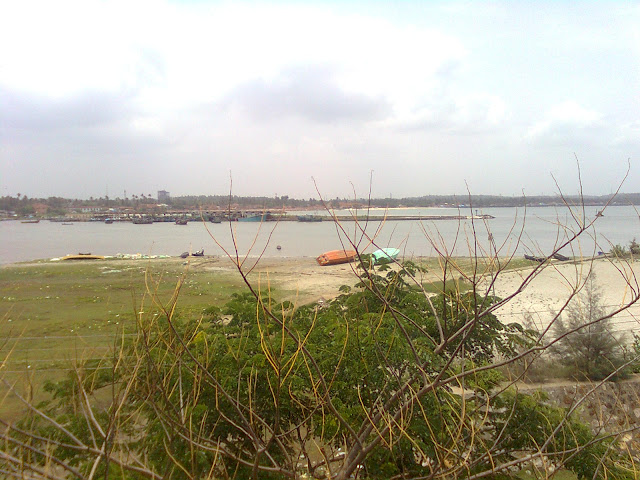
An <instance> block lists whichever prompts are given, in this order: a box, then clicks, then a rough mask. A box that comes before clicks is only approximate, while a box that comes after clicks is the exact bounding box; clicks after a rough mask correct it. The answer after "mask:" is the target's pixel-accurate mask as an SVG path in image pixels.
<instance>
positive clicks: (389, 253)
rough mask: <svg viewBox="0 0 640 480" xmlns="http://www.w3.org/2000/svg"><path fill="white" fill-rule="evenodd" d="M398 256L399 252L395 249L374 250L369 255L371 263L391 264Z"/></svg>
mask: <svg viewBox="0 0 640 480" xmlns="http://www.w3.org/2000/svg"><path fill="white" fill-rule="evenodd" d="M399 254H400V250H398V249H397V248H381V249H380V250H376V251H375V252H373V253H372V254H371V256H372V257H373V263H375V264H380V263H388V262H393V261H394V260H395V259H396V258H398V255H399Z"/></svg>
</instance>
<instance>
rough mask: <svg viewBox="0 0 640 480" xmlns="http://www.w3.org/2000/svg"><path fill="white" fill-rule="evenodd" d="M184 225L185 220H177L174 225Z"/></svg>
mask: <svg viewBox="0 0 640 480" xmlns="http://www.w3.org/2000/svg"><path fill="white" fill-rule="evenodd" d="M186 224H187V219H186V218H179V219H178V220H176V225H186Z"/></svg>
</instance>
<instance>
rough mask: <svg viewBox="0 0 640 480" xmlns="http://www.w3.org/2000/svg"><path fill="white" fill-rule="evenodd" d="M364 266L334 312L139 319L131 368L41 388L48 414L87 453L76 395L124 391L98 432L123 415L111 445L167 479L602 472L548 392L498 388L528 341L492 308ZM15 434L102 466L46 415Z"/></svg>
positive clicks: (242, 299) (582, 434) (595, 450)
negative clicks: (549, 469) (552, 465)
mask: <svg viewBox="0 0 640 480" xmlns="http://www.w3.org/2000/svg"><path fill="white" fill-rule="evenodd" d="M367 262H369V259H367V258H365V259H364V266H365V267H366V268H365V269H364V270H362V274H361V277H360V282H359V284H358V285H356V287H355V288H353V289H352V288H348V287H345V288H342V289H341V291H342V294H341V295H339V296H338V297H337V298H335V299H334V300H333V301H330V302H327V303H326V304H317V305H305V306H300V307H295V306H294V305H292V304H291V303H290V302H277V301H275V300H274V299H273V298H271V297H270V296H264V295H262V294H261V293H260V292H256V293H255V294H254V292H252V291H246V292H243V293H235V294H233V295H232V298H231V300H230V301H229V302H227V303H226V304H225V305H224V307H222V308H216V307H210V308H206V309H205V310H204V319H205V320H206V321H205V322H202V321H201V318H200V317H198V318H197V319H192V318H190V317H188V316H185V317H181V318H178V317H177V316H174V315H173V314H172V313H169V314H168V315H167V316H166V317H165V318H161V319H155V317H151V318H148V319H144V320H141V321H140V323H139V329H140V337H139V338H138V339H137V341H135V342H132V343H131V344H130V345H129V346H128V348H127V351H126V358H131V359H138V361H137V363H135V362H134V364H133V365H128V364H127V363H122V362H117V368H116V363H114V364H113V365H112V366H113V370H108V369H107V370H106V371H102V370H99V369H98V365H93V366H87V368H85V369H84V370H83V371H84V373H83V375H82V376H75V375H74V376H70V377H69V378H68V379H65V380H63V381H61V382H58V383H56V384H50V385H48V387H47V388H48V390H49V391H50V392H51V393H52V394H53V396H52V399H51V400H49V401H48V402H47V403H46V404H43V406H42V408H43V409H44V411H45V412H47V415H49V416H50V417H51V418H55V419H56V420H57V421H58V422H61V424H63V425H64V426H65V428H67V429H68V431H69V432H72V433H73V435H76V436H77V437H78V438H80V439H81V440H82V442H86V443H87V444H91V443H92V442H94V440H93V438H92V435H93V436H94V437H95V435H96V433H95V430H96V429H97V427H96V426H95V425H94V424H92V422H90V421H89V420H88V419H87V414H86V410H84V409H83V403H82V402H83V394H99V393H100V391H101V390H104V389H112V390H115V391H116V393H115V394H113V398H119V399H126V401H123V403H122V404H120V405H119V406H118V408H117V409H115V408H114V406H113V405H112V406H110V407H108V408H105V409H102V410H98V411H97V414H96V422H97V423H99V425H100V428H101V429H102V430H104V431H108V428H109V427H110V425H114V423H115V422H114V418H116V417H115V416H114V415H115V412H116V410H117V414H118V415H119V416H118V417H117V418H118V419H120V422H121V423H118V425H119V426H120V427H121V430H120V432H119V435H118V437H117V438H113V439H112V444H110V445H111V447H112V448H113V449H114V451H116V450H118V449H120V451H126V452H133V455H134V456H135V457H136V458H141V459H145V460H146V461H147V462H148V466H149V468H150V469H151V470H152V471H153V472H156V473H157V474H158V475H161V476H162V477H163V478H166V479H176V480H178V479H180V480H181V479H188V478H189V479H190V478H198V479H199V478H207V477H208V476H211V477H213V478H241V479H244V478H258V479H276V478H283V477H285V476H287V475H289V476H291V475H293V474H294V473H293V472H299V471H300V470H301V468H302V469H303V470H305V469H306V470H308V471H309V473H310V474H313V475H315V476H317V477H321V476H322V475H323V473H322V470H323V469H324V471H325V473H326V469H327V465H326V462H327V461H329V462H330V464H331V467H332V469H334V471H335V469H338V470H339V469H340V468H347V467H346V466H350V467H349V468H351V470H350V471H348V470H345V471H344V472H343V473H344V475H343V477H342V478H347V477H349V475H353V474H355V472H356V471H357V470H358V469H359V471H360V473H359V474H358V475H359V478H365V479H371V480H374V479H387V478H391V477H396V478H414V477H429V476H431V475H433V474H434V473H437V474H438V475H444V476H446V475H450V476H452V477H453V476H456V475H457V476H461V475H462V476H469V475H473V474H475V473H480V472H485V471H491V470H492V469H494V466H495V465H497V464H500V463H501V462H508V461H511V460H513V459H515V458H518V457H517V456H518V455H522V454H523V453H526V452H537V451H538V449H539V448H540V447H541V446H542V445H546V446H545V447H544V451H545V453H546V454H548V455H555V457H553V458H554V461H555V462H556V463H558V464H559V465H565V467H566V468H569V469H571V470H572V471H574V472H575V473H576V474H577V475H578V476H579V477H585V478H586V477H588V476H589V477H592V476H593V475H595V474H596V472H597V471H598V468H600V466H601V465H602V462H601V461H598V459H600V458H602V456H605V454H607V452H608V448H609V446H610V445H611V443H610V442H609V443H602V442H595V443H591V442H592V441H593V440H594V439H595V437H594V435H593V434H592V433H591V432H590V430H589V428H587V427H586V426H585V425H582V424H581V423H579V422H578V421H577V420H576V419H575V418H573V417H567V416H566V411H565V410H563V409H560V408H555V407H551V406H549V405H548V404H547V402H546V399H545V398H544V396H541V395H538V394H535V395H522V394H519V393H516V392H514V391H512V390H506V391H501V390H499V389H497V387H498V386H499V384H500V382H501V381H502V380H503V377H502V376H501V375H500V373H499V370H497V369H496V368H494V367H493V366H492V362H495V361H496V360H497V359H499V358H505V357H509V356H514V355H517V353H518V352H520V351H521V350H522V349H523V348H526V347H528V346H531V345H532V342H533V337H532V334H531V332H529V331H527V330H525V329H523V328H522V327H520V326H519V325H505V324H503V323H502V322H500V320H499V319H498V318H497V317H496V316H495V315H493V314H492V313H491V311H490V307H491V305H493V304H494V303H495V302H496V301H497V299H496V298H494V297H490V296H487V297H482V296H480V295H478V294H476V293H473V292H466V293H463V292H460V291H459V290H457V289H455V288H454V289H446V290H445V291H441V292H440V293H437V294H434V293H429V292H425V291H424V289H423V288H422V287H421V286H419V285H418V284H416V283H414V282H413V278H415V276H416V275H417V274H419V273H422V267H420V266H419V265H416V264H414V263H411V262H406V263H405V264H403V265H400V266H398V265H391V264H385V265H380V266H376V267H374V266H372V265H370V264H369V263H367ZM223 318H224V321H223ZM101 366H104V364H102V365H101ZM89 367H92V368H89ZM125 390H126V391H127V392H128V396H124V394H123V391H125ZM123 419H126V421H124V420H123ZM21 425H22V426H23V427H24V428H25V429H30V430H34V429H35V430H36V431H37V432H38V434H39V435H40V436H41V437H43V438H48V439H51V440H55V441H56V442H58V445H59V446H58V447H49V448H51V449H54V450H55V454H56V455H57V456H58V457H59V458H63V459H65V460H67V461H69V462H71V463H73V464H74V465H78V466H79V467H80V468H81V470H82V472H85V473H86V472H88V471H89V469H91V468H92V467H93V465H94V462H95V456H93V457H92V455H90V454H88V453H87V452H86V451H84V450H81V449H74V448H69V447H65V446H64V445H65V444H68V443H70V440H69V435H68V434H66V433H64V432H61V431H60V429H56V428H53V427H52V426H51V424H48V423H47V422H46V421H44V420H43V419H42V418H34V417H33V416H29V417H28V418H25V419H24V420H23V423H22V424H21ZM584 445H588V448H582V446H584ZM350 455H361V456H360V457H358V459H357V461H355V462H352V463H348V460H347V457H348V456H350ZM40 460H41V461H42V462H45V460H46V459H45V458H44V457H42V458H41V459H40ZM300 460H302V463H303V464H304V465H303V466H301V465H300V464H299V461H300ZM98 465H99V469H98V471H99V472H102V473H101V475H102V476H103V477H104V478H122V477H120V476H117V474H116V473H115V472H116V470H115V467H114V466H113V465H112V464H111V463H109V462H108V461H107V460H105V459H101V460H100V461H99V463H98ZM126 475H128V476H129V477H128V478H135V476H136V475H137V473H136V472H135V471H131V470H129V471H127V472H126ZM505 475H507V474H505Z"/></svg>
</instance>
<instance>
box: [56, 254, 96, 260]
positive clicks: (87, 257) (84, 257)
mask: <svg viewBox="0 0 640 480" xmlns="http://www.w3.org/2000/svg"><path fill="white" fill-rule="evenodd" d="M62 260H104V256H102V255H92V254H90V253H78V254H77V255H67V256H66V257H62Z"/></svg>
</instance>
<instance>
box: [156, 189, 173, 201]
mask: <svg viewBox="0 0 640 480" xmlns="http://www.w3.org/2000/svg"><path fill="white" fill-rule="evenodd" d="M169 200H171V195H170V194H169V192H167V191H166V190H158V203H169Z"/></svg>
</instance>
